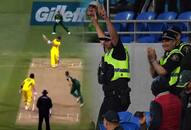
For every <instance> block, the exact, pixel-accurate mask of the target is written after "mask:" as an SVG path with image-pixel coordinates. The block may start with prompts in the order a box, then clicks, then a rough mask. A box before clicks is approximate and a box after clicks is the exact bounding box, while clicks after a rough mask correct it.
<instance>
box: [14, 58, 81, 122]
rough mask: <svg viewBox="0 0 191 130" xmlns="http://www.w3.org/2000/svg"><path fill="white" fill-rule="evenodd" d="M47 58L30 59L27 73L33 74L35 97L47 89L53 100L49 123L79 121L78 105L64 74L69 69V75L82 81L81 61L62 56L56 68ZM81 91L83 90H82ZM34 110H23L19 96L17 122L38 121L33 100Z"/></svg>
mask: <svg viewBox="0 0 191 130" xmlns="http://www.w3.org/2000/svg"><path fill="white" fill-rule="evenodd" d="M49 62H50V61H49V59H42V58H35V59H33V60H32V63H31V65H30V69H29V72H28V73H34V74H35V81H36V85H35V87H36V89H37V92H38V95H37V98H36V100H37V99H38V97H39V96H41V95H42V94H41V92H42V90H43V89H47V90H48V96H49V97H51V99H52V102H53V108H52V116H51V118H50V123H62V124H63V123H64V124H66V123H77V122H79V121H80V109H83V108H80V105H79V103H77V102H76V98H74V97H73V96H72V95H71V94H70V87H69V85H68V83H67V81H66V77H65V76H64V74H65V71H66V70H67V71H69V72H70V73H71V76H73V77H75V78H77V79H79V80H80V81H82V69H83V66H82V61H81V60H80V59H77V58H64V59H62V61H61V63H60V64H59V66H58V67H57V68H51V67H50V63H49ZM82 93H83V92H82ZM34 105H35V109H34V111H31V110H29V111H26V110H24V103H23V99H22V98H21V103H20V109H19V111H18V114H17V120H16V123H17V124H33V123H35V124H36V123H38V109H37V108H36V101H34Z"/></svg>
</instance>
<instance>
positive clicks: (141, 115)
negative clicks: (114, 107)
mask: <svg viewBox="0 0 191 130" xmlns="http://www.w3.org/2000/svg"><path fill="white" fill-rule="evenodd" d="M134 116H135V117H138V118H139V122H140V126H141V127H140V130H147V128H148V126H147V123H146V115H145V112H143V111H136V112H135V114H134Z"/></svg>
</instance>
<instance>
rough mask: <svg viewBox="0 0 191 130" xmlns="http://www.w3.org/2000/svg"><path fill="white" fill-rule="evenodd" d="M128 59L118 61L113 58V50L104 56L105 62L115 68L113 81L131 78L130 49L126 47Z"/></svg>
mask: <svg viewBox="0 0 191 130" xmlns="http://www.w3.org/2000/svg"><path fill="white" fill-rule="evenodd" d="M125 52H126V59H125V60H117V59H115V58H113V57H112V53H113V48H112V49H111V50H110V52H109V53H106V54H105V55H104V62H106V63H107V64H110V65H112V66H113V68H114V75H113V77H112V78H111V81H114V80H117V79H119V78H130V70H129V55H128V48H127V47H125Z"/></svg>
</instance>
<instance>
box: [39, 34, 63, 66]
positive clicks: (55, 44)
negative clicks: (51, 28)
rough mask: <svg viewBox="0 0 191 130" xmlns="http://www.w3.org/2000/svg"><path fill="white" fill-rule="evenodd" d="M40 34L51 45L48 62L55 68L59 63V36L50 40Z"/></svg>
mask: <svg viewBox="0 0 191 130" xmlns="http://www.w3.org/2000/svg"><path fill="white" fill-rule="evenodd" d="M42 36H43V38H44V40H45V41H46V42H47V43H48V44H51V45H52V47H51V50H50V64H51V67H53V68H55V67H57V66H58V63H59V47H60V44H61V37H60V36H58V37H57V38H55V39H54V40H52V41H51V40H49V39H48V38H47V37H46V36H45V35H44V34H43V35H42Z"/></svg>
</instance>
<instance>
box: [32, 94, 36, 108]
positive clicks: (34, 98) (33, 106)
mask: <svg viewBox="0 0 191 130" xmlns="http://www.w3.org/2000/svg"><path fill="white" fill-rule="evenodd" d="M35 101H36V96H33V104H32V111H34V109H35Z"/></svg>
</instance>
